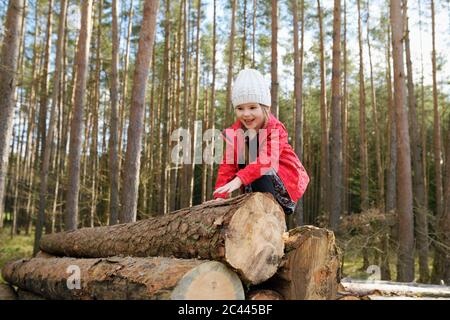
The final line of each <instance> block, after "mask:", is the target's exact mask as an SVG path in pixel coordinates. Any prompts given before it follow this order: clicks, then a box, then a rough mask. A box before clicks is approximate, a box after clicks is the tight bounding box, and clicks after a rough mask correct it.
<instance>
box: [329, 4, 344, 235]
mask: <svg viewBox="0 0 450 320" xmlns="http://www.w3.org/2000/svg"><path fill="white" fill-rule="evenodd" d="M331 92H332V93H331V96H332V97H331V124H332V129H331V132H332V134H331V139H330V140H331V141H330V144H331V159H333V161H331V189H332V190H333V192H331V196H330V202H331V207H330V226H331V229H332V230H337V228H338V224H339V218H340V216H341V212H342V196H341V188H342V123H341V101H342V97H341V2H340V0H334V19H333V75H332V80H331Z"/></svg>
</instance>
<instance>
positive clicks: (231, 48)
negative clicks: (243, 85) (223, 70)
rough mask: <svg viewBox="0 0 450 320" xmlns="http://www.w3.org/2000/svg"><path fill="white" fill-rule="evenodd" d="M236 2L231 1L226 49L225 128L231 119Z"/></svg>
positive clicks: (235, 0)
mask: <svg viewBox="0 0 450 320" xmlns="http://www.w3.org/2000/svg"><path fill="white" fill-rule="evenodd" d="M236 2H237V0H231V31H230V40H229V41H230V42H229V47H228V50H229V52H228V73H227V101H226V107H225V109H226V112H225V114H226V117H225V126H229V125H231V122H232V119H233V105H232V103H231V83H232V82H233V65H234V59H233V58H234V37H235V34H236Z"/></svg>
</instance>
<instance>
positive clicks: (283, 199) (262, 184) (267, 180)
mask: <svg viewBox="0 0 450 320" xmlns="http://www.w3.org/2000/svg"><path fill="white" fill-rule="evenodd" d="M244 192H245V193H249V192H268V193H271V194H272V195H273V197H274V198H275V199H276V200H277V202H278V203H279V204H280V205H281V207H282V208H283V211H284V213H285V214H288V215H289V214H292V213H294V211H295V205H296V204H295V202H293V201H292V200H291V198H290V197H289V195H288V193H287V191H286V188H285V186H284V184H283V182H282V181H281V179H280V178H279V177H278V175H277V174H276V173H274V174H272V175H263V176H262V177H261V178H259V179H257V180H255V181H253V182H252V183H250V184H249V185H247V186H245V187H244Z"/></svg>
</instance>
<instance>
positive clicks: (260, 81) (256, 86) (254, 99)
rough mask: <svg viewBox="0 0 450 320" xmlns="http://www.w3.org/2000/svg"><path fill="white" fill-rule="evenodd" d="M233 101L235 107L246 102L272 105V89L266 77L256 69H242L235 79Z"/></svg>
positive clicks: (232, 93)
mask: <svg viewBox="0 0 450 320" xmlns="http://www.w3.org/2000/svg"><path fill="white" fill-rule="evenodd" d="M231 102H232V103H233V106H234V107H235V108H236V107H237V106H239V105H241V104H245V103H260V104H263V105H266V106H268V107H270V105H271V97H270V89H269V86H268V84H267V81H266V79H264V77H263V75H262V74H261V73H260V72H259V71H257V70H255V69H244V70H241V72H239V74H238V76H237V78H236V80H235V81H234V85H233V90H232V92H231Z"/></svg>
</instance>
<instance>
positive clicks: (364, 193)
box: [356, 0, 369, 211]
mask: <svg viewBox="0 0 450 320" xmlns="http://www.w3.org/2000/svg"><path fill="white" fill-rule="evenodd" d="M360 1H361V0H357V1H356V4H357V5H358V42H359V134H360V143H359V146H360V147H359V154H360V162H361V210H362V211H366V210H368V209H369V164H368V157H367V137H366V89H365V85H364V59H363V41H362V27H361V8H360Z"/></svg>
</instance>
